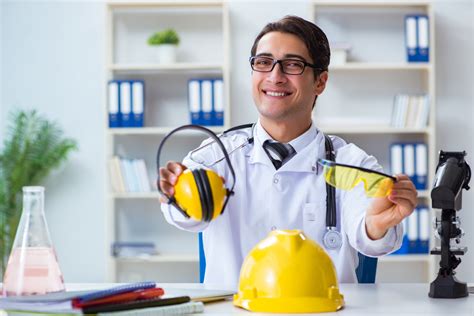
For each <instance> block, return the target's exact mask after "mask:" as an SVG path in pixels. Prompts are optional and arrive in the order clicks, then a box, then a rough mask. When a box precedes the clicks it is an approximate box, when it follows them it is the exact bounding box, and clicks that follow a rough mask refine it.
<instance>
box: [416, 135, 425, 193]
mask: <svg viewBox="0 0 474 316" xmlns="http://www.w3.org/2000/svg"><path fill="white" fill-rule="evenodd" d="M415 162H416V167H415V174H416V181H415V187H416V189H417V190H426V188H427V185H428V183H427V182H428V146H427V145H426V144H424V143H418V144H415Z"/></svg>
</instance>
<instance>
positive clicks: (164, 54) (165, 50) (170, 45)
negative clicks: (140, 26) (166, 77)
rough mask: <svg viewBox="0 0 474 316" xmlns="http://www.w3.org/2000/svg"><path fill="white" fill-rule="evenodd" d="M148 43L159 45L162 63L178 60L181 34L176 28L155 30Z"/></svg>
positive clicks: (159, 58) (159, 57)
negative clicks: (177, 52) (177, 51)
mask: <svg viewBox="0 0 474 316" xmlns="http://www.w3.org/2000/svg"><path fill="white" fill-rule="evenodd" d="M148 44H149V45H151V46H156V47H157V56H158V62H159V63H162V64H166V63H174V62H176V50H177V47H178V44H179V36H178V34H177V33H176V31H175V30H173V29H171V28H169V29H165V30H163V31H160V32H155V33H154V34H152V35H151V36H150V37H149V38H148Z"/></svg>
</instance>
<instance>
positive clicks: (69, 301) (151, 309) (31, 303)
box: [0, 282, 204, 315]
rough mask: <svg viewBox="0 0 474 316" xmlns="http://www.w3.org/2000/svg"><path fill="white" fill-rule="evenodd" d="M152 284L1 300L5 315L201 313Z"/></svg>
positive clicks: (185, 298)
mask: <svg viewBox="0 0 474 316" xmlns="http://www.w3.org/2000/svg"><path fill="white" fill-rule="evenodd" d="M164 294H165V291H164V290H163V289H162V288H160V287H156V284H155V283H154V282H140V283H133V284H125V285H120V286H116V287H112V288H109V289H105V290H98V291H97V290H93V291H74V292H56V293H50V294H46V295H30V296H12V297H5V298H0V309H4V310H6V311H8V314H9V315H10V314H12V315H14V314H16V313H17V314H23V315H25V314H30V313H32V314H62V315H65V314H66V315H76V314H79V315H81V314H97V315H183V314H190V313H202V312H203V311H204V305H203V303H202V302H191V298H190V297H189V296H172V297H166V296H164Z"/></svg>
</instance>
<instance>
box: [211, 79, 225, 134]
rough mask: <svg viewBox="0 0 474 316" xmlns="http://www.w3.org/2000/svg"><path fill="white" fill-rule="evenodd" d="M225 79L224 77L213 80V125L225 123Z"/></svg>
mask: <svg viewBox="0 0 474 316" xmlns="http://www.w3.org/2000/svg"><path fill="white" fill-rule="evenodd" d="M224 103H225V98H224V81H223V80H222V79H214V80H213V82H212V105H213V107H212V114H213V118H212V125H214V126H223V125H224Z"/></svg>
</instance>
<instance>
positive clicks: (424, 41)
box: [417, 15, 430, 62]
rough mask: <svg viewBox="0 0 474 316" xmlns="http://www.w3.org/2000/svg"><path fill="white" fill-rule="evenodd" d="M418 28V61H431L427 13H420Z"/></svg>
mask: <svg viewBox="0 0 474 316" xmlns="http://www.w3.org/2000/svg"><path fill="white" fill-rule="evenodd" d="M417 22H418V24H417V30H418V50H417V54H418V58H417V59H418V61H420V62H429V60H430V54H429V52H430V45H429V44H430V41H429V23H428V16H427V15H419V16H418V17H417Z"/></svg>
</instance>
